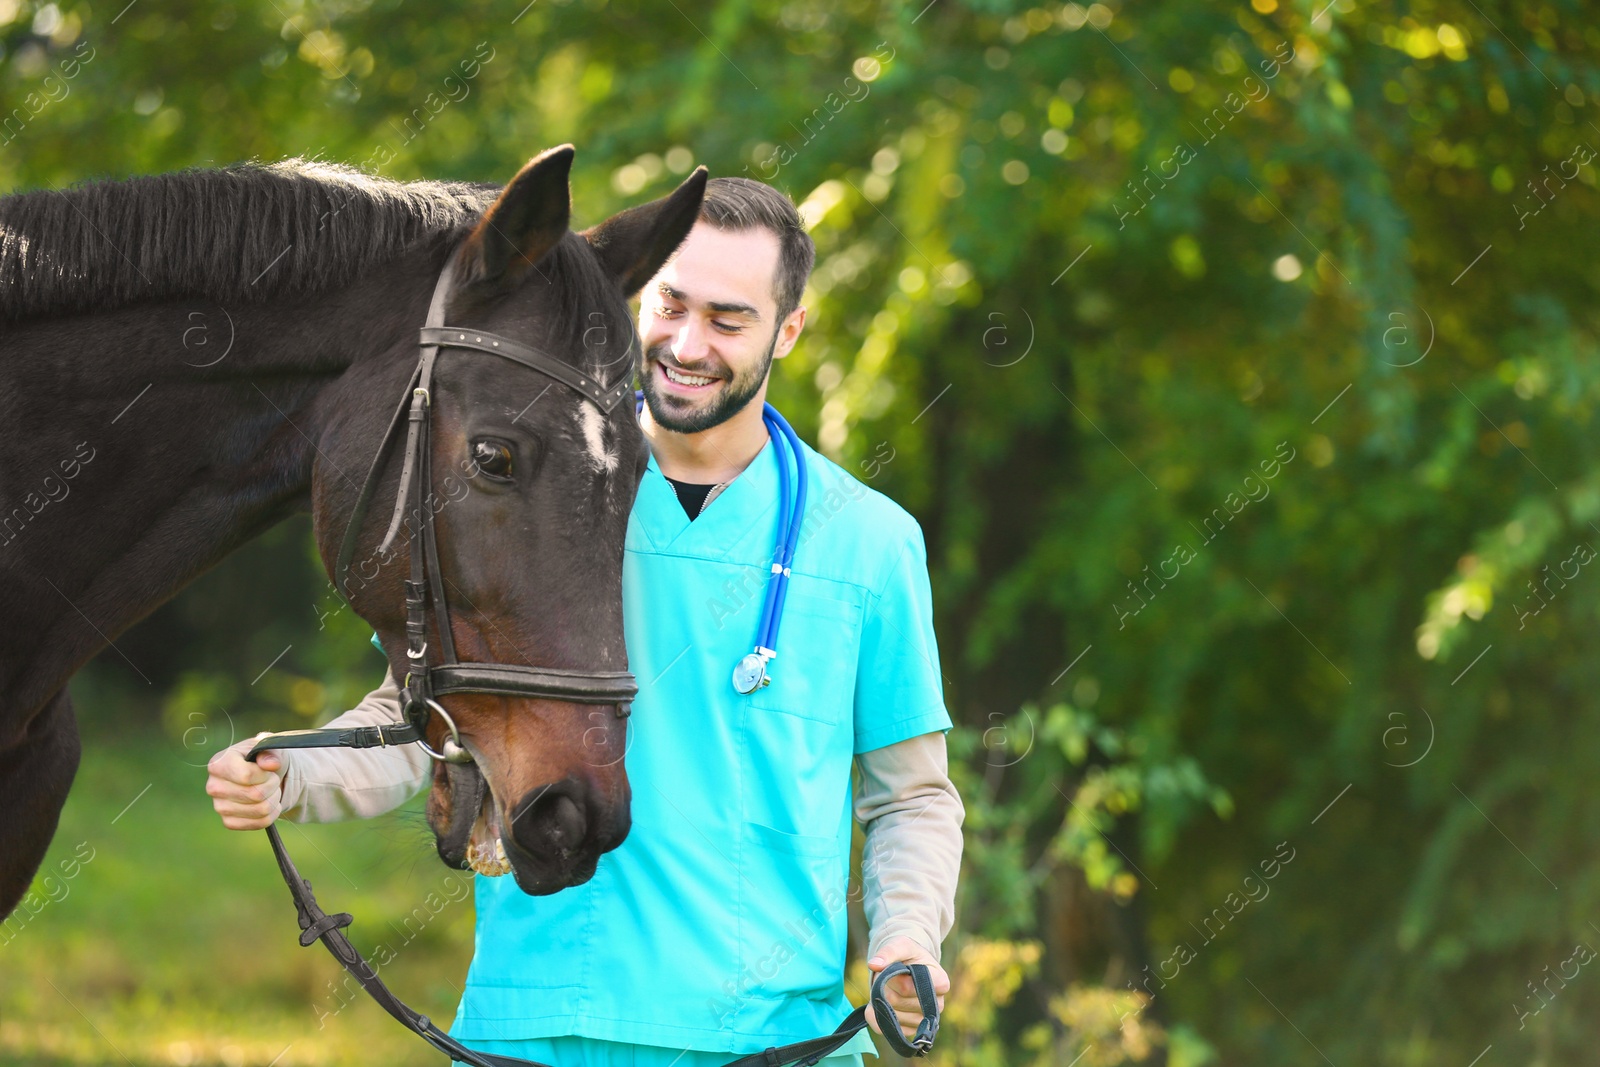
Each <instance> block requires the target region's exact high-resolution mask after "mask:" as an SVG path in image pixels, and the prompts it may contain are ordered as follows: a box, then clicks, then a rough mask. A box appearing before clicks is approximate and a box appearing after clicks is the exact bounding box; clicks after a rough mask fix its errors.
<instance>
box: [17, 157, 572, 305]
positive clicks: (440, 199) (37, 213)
mask: <svg viewBox="0 0 1600 1067" xmlns="http://www.w3.org/2000/svg"><path fill="white" fill-rule="evenodd" d="M499 192H500V186H498V185H492V184H483V183H476V182H448V181H411V182H401V181H394V180H392V179H388V178H380V177H375V176H373V175H370V174H366V173H364V172H362V171H360V170H357V169H355V168H353V167H348V166H344V165H342V164H338V163H331V162H326V161H321V160H313V159H303V158H299V157H295V158H290V159H284V160H281V161H279V162H276V163H262V162H259V161H256V160H251V161H248V162H244V163H237V164H233V165H231V166H227V167H221V168H204V169H202V168H190V169H187V170H181V171H174V172H171V173H167V174H155V175H148V176H140V177H134V178H125V179H120V180H98V181H95V180H91V181H86V182H80V183H78V184H76V185H74V186H71V187H69V188H67V189H64V190H54V189H41V190H33V191H29V192H24V193H15V194H12V195H9V196H5V197H0V319H9V320H13V321H15V320H19V319H25V318H34V317H45V316H54V315H68V314H74V313H81V312H88V311H104V310H107V309H110V308H115V307H123V306H126V305H129V304H135V303H143V302H146V301H155V300H163V299H175V298H179V297H186V296H202V297H208V298H210V299H211V300H213V301H215V302H217V303H223V304H241V303H244V304H255V303H263V302H266V301H268V300H271V299H274V298H276V297H279V296H283V295H285V294H288V293H292V292H296V291H305V290H318V289H325V288H336V287H340V286H343V285H346V284H348V283H350V282H351V281H353V280H354V278H355V277H356V275H358V274H359V273H360V272H361V271H362V270H363V269H364V268H366V267H369V266H373V265H376V264H379V263H382V262H385V261H387V260H389V259H392V258H394V257H395V256H397V255H399V254H400V253H401V252H403V251H404V250H405V249H406V248H407V247H408V246H410V245H411V244H413V243H414V242H415V241H417V240H418V239H419V238H422V237H425V236H427V235H428V234H431V233H435V232H439V231H444V230H450V229H454V228H457V227H461V226H464V225H467V224H470V223H471V222H473V221H475V220H476V219H477V218H478V217H479V216H481V215H482V213H483V212H484V211H485V210H486V209H487V208H488V207H489V206H490V205H491V204H492V203H493V202H494V199H495V197H496V196H498V195H499ZM563 258H565V257H563Z"/></svg>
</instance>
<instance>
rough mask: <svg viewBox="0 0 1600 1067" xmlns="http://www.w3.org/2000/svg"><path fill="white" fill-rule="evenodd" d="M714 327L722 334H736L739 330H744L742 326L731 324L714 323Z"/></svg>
mask: <svg viewBox="0 0 1600 1067" xmlns="http://www.w3.org/2000/svg"><path fill="white" fill-rule="evenodd" d="M716 327H717V329H719V330H721V331H722V332H723V333H738V332H739V331H740V330H743V329H744V327H743V326H739V325H736V324H734V323H731V322H719V323H716Z"/></svg>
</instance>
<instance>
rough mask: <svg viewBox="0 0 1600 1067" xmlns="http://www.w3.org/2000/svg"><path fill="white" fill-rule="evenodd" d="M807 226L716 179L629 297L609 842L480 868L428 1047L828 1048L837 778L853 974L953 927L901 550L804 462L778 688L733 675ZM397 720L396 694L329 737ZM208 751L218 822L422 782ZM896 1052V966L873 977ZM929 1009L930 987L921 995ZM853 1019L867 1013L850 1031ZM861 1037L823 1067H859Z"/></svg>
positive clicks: (243, 822)
mask: <svg viewBox="0 0 1600 1067" xmlns="http://www.w3.org/2000/svg"><path fill="white" fill-rule="evenodd" d="M814 255H815V252H814V248H813V246H812V242H811V238H810V237H809V236H808V235H807V234H806V233H805V231H804V229H803V227H802V225H801V221H800V217H799V214H798V213H797V212H796V211H795V208H794V205H793V204H792V203H790V201H789V200H788V198H787V197H785V196H784V195H782V194H781V193H779V192H777V191H776V190H774V189H772V188H770V187H768V186H766V185H763V184H761V183H759V182H755V181H751V180H748V179H744V178H719V179H715V180H713V181H711V182H710V183H709V184H708V186H707V189H706V195H705V201H704V205H703V207H702V209H701V214H700V218H699V221H698V222H697V223H696V225H695V226H694V228H693V230H692V231H691V232H690V234H689V237H688V238H687V239H686V240H685V242H684V244H683V246H682V247H681V248H680V249H679V250H678V252H677V254H676V255H675V256H674V258H673V259H672V260H671V261H669V262H668V263H667V265H666V266H664V267H663V268H662V269H661V271H660V272H659V273H658V274H657V276H656V277H655V278H654V279H653V280H652V281H651V282H650V283H649V284H648V285H647V286H646V287H645V290H644V292H643V294H642V296H641V307H640V313H639V334H640V338H641V340H642V342H643V355H642V357H641V360H640V368H639V371H640V378H641V384H642V388H643V392H644V400H645V407H644V411H643V412H642V415H641V418H640V426H641V428H642V429H643V430H644V433H645V436H646V438H647V439H648V441H649V444H650V452H651V457H650V462H649V468H648V470H647V472H646V474H645V476H644V479H643V481H642V482H641V484H640V486H639V495H638V497H637V499H636V501H635V503H634V508H633V512H632V515H631V517H630V521H629V528H628V536H627V545H626V556H625V561H624V570H623V605H624V621H625V633H626V639H627V645H628V654H629V660H630V664H631V667H632V670H633V672H634V673H635V674H636V675H637V676H638V678H639V682H640V693H639V697H638V699H637V700H636V702H635V703H634V705H633V714H632V718H631V720H630V725H629V731H630V736H629V741H628V751H627V755H626V760H627V771H628V777H629V780H630V783H631V786H632V809H631V810H632V816H633V828H632V831H631V832H630V834H629V836H628V838H627V839H626V840H625V841H624V842H623V843H622V845H621V846H619V847H618V848H617V849H615V850H614V851H612V852H609V853H607V854H606V855H605V856H603V857H602V858H601V860H600V863H599V867H598V868H597V870H596V872H595V875H594V877H593V878H592V879H591V880H590V881H589V882H587V883H585V884H584V885H581V886H573V887H571V888H568V889H565V890H562V891H560V892H558V893H555V894H552V895H550V896H545V897H531V896H528V895H526V894H524V893H523V892H522V891H521V890H519V889H518V888H517V886H516V885H515V884H514V882H513V881H512V880H511V879H509V878H488V877H479V878H478V879H477V880H476V889H477V893H476V901H477V923H478V926H477V939H476V951H475V954H474V957H473V961H472V965H471V968H470V970H469V972H468V976H467V985H466V989H465V992H464V994H463V997H462V1001H461V1004H460V1007H459V1009H458V1011H457V1015H456V1019H455V1022H454V1024H453V1026H452V1028H451V1033H452V1035H453V1036H455V1037H456V1038H458V1039H461V1040H463V1041H465V1042H466V1043H468V1044H470V1045H472V1046H473V1047H475V1048H480V1049H482V1050H484V1051H487V1052H494V1053H500V1054H506V1055H514V1056H522V1057H527V1058H531V1059H535V1060H541V1061H544V1062H546V1063H552V1064H556V1065H557V1067H579V1065H583V1064H607V1065H610V1064H629V1065H636V1067H644V1065H652V1067H669V1065H672V1064H676V1065H677V1067H714V1065H717V1064H721V1063H725V1062H726V1061H728V1060H730V1059H733V1058H735V1056H737V1055H741V1054H744V1053H747V1052H752V1051H759V1050H760V1049H762V1048H765V1047H767V1046H770V1045H781V1044H787V1043H789V1042H792V1041H797V1040H801V1039H804V1038H808V1037H815V1036H819V1035H821V1034H825V1033H828V1032H830V1031H831V1030H832V1029H833V1028H834V1026H836V1025H837V1024H838V1022H839V1020H840V1019H841V1018H843V1017H844V1015H845V1014H846V1013H847V1012H848V1011H849V1005H848V1003H847V1001H846V1000H845V998H844V995H843V968H844V962H845V944H846V906H845V905H846V892H845V891H846V880H847V874H848V866H849V856H850V851H849V850H850V815H851V809H852V803H851V794H852V788H851V777H850V773H851V764H852V758H853V760H854V763H855V766H856V767H857V768H858V769H859V771H860V781H861V787H860V790H859V792H858V793H856V795H855V799H854V804H853V808H854V814H855V817H856V818H857V819H859V820H860V821H862V822H863V823H864V824H865V835H866V846H865V852H864V855H863V889H864V894H865V895H864V900H863V904H864V910H865V912H866V917H867V920H868V923H869V925H870V936H869V943H868V956H869V960H868V966H869V967H870V968H871V969H872V970H873V971H879V970H882V969H883V968H884V967H886V966H887V965H888V964H889V963H890V962H891V961H894V960H905V961H907V962H913V963H926V964H929V965H930V969H931V971H932V974H933V978H934V986H935V989H936V990H937V991H938V992H939V993H940V994H943V993H944V992H947V991H948V989H949V978H948V976H947V975H946V974H945V972H944V971H943V970H942V969H941V968H940V967H939V965H938V962H939V949H940V944H941V942H942V941H943V939H944V937H945V935H946V933H948V931H949V929H950V926H951V924H952V921H953V918H954V898H955V886H956V877H957V872H958V869H959V866H960V857H961V833H960V826H961V822H962V820H963V818H964V810H963V807H962V804H961V801H960V798H959V797H958V796H957V794H956V791H955V789H954V788H953V787H952V786H951V784H950V781H949V778H948V775H947V764H946V753H945V743H944V731H945V730H947V729H949V727H950V725H951V723H950V718H949V715H948V713H947V712H946V710H945V707H944V702H943V699H942V684H941V678H940V674H939V668H938V650H937V648H936V647H935V644H934V636H933V626H932V605H931V596H930V592H929V584H928V574H927V563H926V557H925V550H924V546H923V540H922V532H921V530H920V529H919V528H918V526H917V524H916V522H915V521H914V520H913V519H912V518H911V517H910V516H909V515H908V514H906V513H905V512H904V511H903V510H901V509H900V508H899V507H898V506H896V505H895V504H893V503H892V502H891V501H889V500H888V499H887V498H886V497H883V496H882V495H880V494H878V493H876V492H873V491H872V490H870V489H867V488H866V487H865V486H863V485H861V484H860V483H859V482H857V481H856V480H855V479H854V478H852V477H851V476H850V475H849V474H847V473H845V472H844V471H843V470H841V469H840V468H838V467H837V466H835V465H834V464H832V463H830V462H829V461H828V460H826V459H824V458H823V457H822V456H820V455H818V454H817V453H816V452H814V451H812V450H811V449H809V448H803V449H802V451H803V454H804V458H805V462H806V470H807V471H808V472H809V476H810V483H811V484H810V492H809V501H808V507H807V519H806V523H805V526H804V527H803V529H802V533H801V539H800V545H799V548H798V551H797V553H796V556H795V560H794V564H793V567H792V577H791V579H790V587H789V593H788V597H787V600H786V602H785V605H784V609H783V612H782V626H781V631H780V637H779V641H778V644H779V647H780V648H781V651H782V654H781V655H780V656H779V657H777V658H776V659H773V660H772V661H771V663H770V674H771V676H772V684H771V685H769V686H766V687H763V688H759V689H756V690H755V691H754V692H753V693H749V694H742V693H740V692H738V691H736V690H735V688H734V686H733V684H732V682H731V673H732V668H733V665H734V664H735V663H737V662H738V661H739V659H740V658H741V657H742V656H744V655H746V654H748V653H749V652H750V650H751V648H752V647H754V645H755V643H756V641H755V638H756V629H757V627H758V622H759V619H760V616H761V613H762V609H763V602H764V595H765V591H766V580H767V576H768V574H769V571H770V563H771V558H772V550H773V542H774V536H775V530H776V527H777V525H778V523H777V514H778V509H779V472H778V462H779V459H778V457H777V443H776V442H773V441H771V440H769V437H768V432H767V430H766V428H765V426H764V424H763V422H762V405H763V403H764V401H765V397H766V390H767V381H768V374H769V372H770V369H771V366H772V361H773V360H775V359H781V358H783V357H785V356H787V355H788V354H789V352H790V351H792V350H793V348H794V346H795V342H796V341H797V340H798V339H799V337H800V333H801V331H802V330H803V329H804V327H805V321H806V309H805V308H804V307H803V306H801V305H800V298H801V293H802V291H803V289H804V287H805V281H806V278H807V277H808V275H809V274H810V271H811V266H812V262H813V259H814ZM398 718H400V710H399V701H398V690H397V688H396V685H395V679H394V678H393V677H392V676H390V677H388V678H387V679H385V682H384V685H383V686H382V687H380V688H379V689H377V690H375V691H374V692H373V693H371V694H369V695H368V697H367V698H366V699H365V700H363V701H362V702H361V704H360V705H359V706H358V707H357V708H355V709H353V710H352V711H350V712H347V713H346V714H344V715H342V716H340V717H339V718H338V719H336V720H335V721H334V724H330V725H339V726H348V725H356V724H363V725H365V724H371V723H375V722H383V721H394V720H396V719H398ZM249 745H250V742H243V743H241V744H239V745H236V746H234V747H233V748H231V749H228V750H226V751H225V752H222V753H219V754H218V755H217V756H216V757H215V758H214V759H213V760H212V764H211V768H210V769H211V777H210V780H209V781H208V783H207V792H209V793H210V794H211V796H212V797H213V798H214V799H213V803H214V806H215V807H216V810H217V812H218V813H219V814H220V815H221V816H222V820H223V824H224V825H225V826H227V827H229V828H230V829H258V828H260V827H262V826H265V825H267V824H268V823H270V822H271V821H272V820H273V819H275V818H277V817H278V816H280V815H284V816H287V817H288V818H291V819H296V820H299V821H325V820H330V819H338V818H345V817H350V816H371V815H376V814H379V813H381V812H384V811H388V810H390V809H392V808H394V807H396V806H398V805H399V804H401V803H403V802H404V801H405V800H406V799H408V798H409V797H410V796H412V795H414V794H415V793H416V792H417V791H418V790H419V789H421V788H423V787H424V786H426V785H427V784H428V781H429V777H430V774H431V769H432V768H431V766H430V764H429V760H428V758H427V757H426V756H425V755H424V754H423V753H422V752H420V751H418V750H416V749H415V748H410V747H403V748H396V749H374V750H367V751H335V750H296V751H292V752H283V753H281V754H280V753H267V754H263V756H262V758H261V760H260V761H259V763H258V764H249V763H246V762H245V761H244V760H243V759H242V752H243V751H244V750H246V749H248V747H249ZM889 988H890V990H891V994H892V999H891V1002H892V1004H893V1006H894V1007H895V1009H896V1011H897V1013H898V1014H899V1017H900V1021H901V1024H902V1032H903V1033H904V1034H905V1035H906V1036H907V1037H909V1036H911V1034H912V1033H913V1032H914V1030H915V1024H916V1022H917V1021H918V1020H919V1019H920V1012H919V1011H918V1010H917V1003H916V998H915V996H914V993H913V990H912V986H911V981H910V978H909V976H905V975H902V976H899V977H897V978H895V979H894V980H893V981H891V982H890V984H889ZM940 1001H941V1005H942V1001H943V997H942V995H941V997H940ZM868 1019H869V1020H871V1025H872V1027H873V1029H875V1030H876V1029H877V1022H876V1019H875V1017H874V1016H873V1015H872V1013H870V1012H869V1013H868ZM873 1051H874V1050H873V1046H872V1042H871V1039H870V1038H869V1037H868V1036H867V1035H866V1034H864V1033H862V1034H858V1035H857V1036H856V1037H855V1038H854V1039H852V1040H851V1041H850V1042H849V1043H848V1044H846V1045H845V1046H844V1047H843V1048H842V1049H840V1050H839V1051H838V1052H836V1053H835V1054H834V1055H833V1056H830V1057H829V1058H828V1059H827V1060H824V1061H823V1062H824V1063H826V1064H829V1065H830V1067H860V1064H861V1055H860V1054H861V1053H862V1052H873Z"/></svg>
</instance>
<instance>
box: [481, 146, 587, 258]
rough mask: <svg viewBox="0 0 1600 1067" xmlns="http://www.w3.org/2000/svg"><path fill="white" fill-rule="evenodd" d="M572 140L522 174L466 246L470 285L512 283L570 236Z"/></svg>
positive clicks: (534, 161)
mask: <svg viewBox="0 0 1600 1067" xmlns="http://www.w3.org/2000/svg"><path fill="white" fill-rule="evenodd" d="M572 156H573V147H572V146H571V145H570V144H564V145H560V146H559V147H556V148H551V149H547V150H546V151H544V152H541V153H539V154H538V155H537V156H535V157H534V158H533V159H531V160H529V161H528V164H527V166H525V167H523V168H522V170H520V171H518V172H517V176H516V177H515V178H512V179H511V183H510V184H509V185H507V186H506V187H505V189H503V190H502V191H501V193H500V196H499V198H498V199H496V200H495V202H494V204H493V205H492V206H490V208H489V210H488V211H486V212H484V215H483V218H482V219H481V220H479V222H478V225H477V227H476V228H475V229H474V230H473V231H472V233H471V234H470V235H469V236H468V237H467V240H466V244H465V246H464V247H463V248H462V251H461V257H462V264H463V266H464V267H465V269H466V273H465V278H464V279H463V280H464V281H466V282H467V283H468V284H487V285H492V286H496V287H509V286H510V285H513V284H515V283H516V281H517V280H518V279H520V278H521V277H522V276H523V274H525V273H527V271H528V270H529V268H531V267H532V266H533V265H534V264H535V263H537V262H539V260H541V259H543V258H544V255H545V253H547V252H549V251H550V250H551V249H552V248H554V247H555V246H556V244H557V242H559V241H560V240H561V238H562V237H564V236H566V233H567V223H568V221H569V220H570V219H571V217H572V192H571V190H570V189H569V188H568V185H567V177H568V175H569V174H570V173H571V172H572Z"/></svg>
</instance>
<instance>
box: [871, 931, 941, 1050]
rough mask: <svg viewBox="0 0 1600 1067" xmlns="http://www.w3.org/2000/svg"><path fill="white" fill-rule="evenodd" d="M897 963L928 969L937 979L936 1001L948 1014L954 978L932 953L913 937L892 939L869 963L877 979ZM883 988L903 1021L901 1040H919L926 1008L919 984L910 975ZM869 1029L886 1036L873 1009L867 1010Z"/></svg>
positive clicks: (934, 988) (898, 978)
mask: <svg viewBox="0 0 1600 1067" xmlns="http://www.w3.org/2000/svg"><path fill="white" fill-rule="evenodd" d="M895 960H902V961H904V962H906V963H925V964H927V965H928V977H930V978H932V979H933V991H934V993H936V994H937V997H936V998H935V999H936V1000H937V1002H938V1004H939V1010H940V1011H941V1012H942V1011H944V995H945V994H946V993H948V992H949V991H950V976H949V975H948V974H946V973H945V972H944V968H943V967H940V966H939V963H938V961H937V960H935V959H934V958H933V957H932V956H931V955H929V954H928V950H927V949H925V948H923V947H922V946H921V945H919V944H917V943H916V942H915V941H913V940H911V938H909V937H891V938H890V939H889V940H887V941H885V942H884V943H883V946H882V947H881V948H879V949H878V952H877V954H876V955H874V956H873V957H872V958H871V959H869V960H868V961H867V967H868V969H870V970H871V971H872V972H873V974H874V975H876V974H877V972H879V971H881V970H883V969H884V968H885V967H887V966H889V964H891V963H893V962H894V961H895ZM883 988H884V992H885V994H887V997H888V1000H889V1006H890V1007H891V1008H893V1009H894V1013H895V1017H896V1018H898V1019H899V1020H900V1034H901V1036H902V1037H904V1038H905V1039H906V1040H907V1041H910V1040H911V1039H912V1038H913V1037H915V1036H916V1033H917V1024H918V1023H920V1022H921V1021H922V1005H921V1003H920V1002H918V1000H917V987H916V984H915V983H914V982H912V980H911V976H910V975H909V974H897V975H895V976H894V977H893V978H891V979H889V981H887V982H886V983H884V987H883ZM867 1025H868V1026H870V1027H872V1031H873V1033H877V1034H881V1033H883V1031H882V1030H881V1029H880V1028H879V1027H878V1013H877V1012H875V1011H873V1010H872V1009H871V1008H870V1007H868V1008H867Z"/></svg>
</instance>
